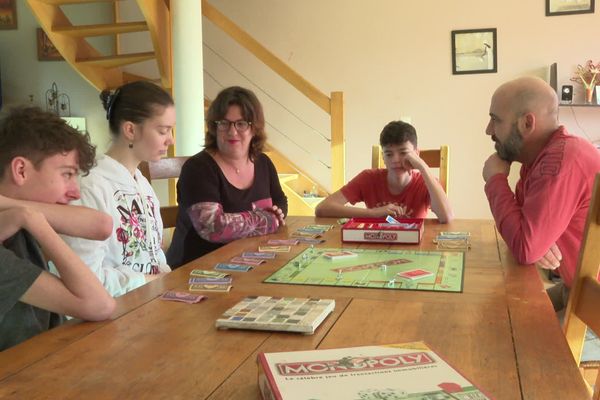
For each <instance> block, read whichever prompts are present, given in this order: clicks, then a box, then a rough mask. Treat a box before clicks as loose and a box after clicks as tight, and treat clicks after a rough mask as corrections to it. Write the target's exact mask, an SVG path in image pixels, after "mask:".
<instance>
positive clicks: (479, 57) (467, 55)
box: [452, 28, 498, 75]
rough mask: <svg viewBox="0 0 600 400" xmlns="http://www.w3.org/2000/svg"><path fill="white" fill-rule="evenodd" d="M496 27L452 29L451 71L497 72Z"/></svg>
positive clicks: (455, 72)
mask: <svg viewBox="0 0 600 400" xmlns="http://www.w3.org/2000/svg"><path fill="white" fill-rule="evenodd" d="M496 49H497V42H496V28H488V29H466V30H460V31H452V73H453V74H454V75H460V74H485V73H491V72H498V62H497V51H496Z"/></svg>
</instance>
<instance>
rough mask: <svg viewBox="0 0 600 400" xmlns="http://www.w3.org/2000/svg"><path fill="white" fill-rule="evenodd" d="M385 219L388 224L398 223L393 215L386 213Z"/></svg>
mask: <svg viewBox="0 0 600 400" xmlns="http://www.w3.org/2000/svg"><path fill="white" fill-rule="evenodd" d="M385 220H386V221H387V223H388V224H392V225H398V224H400V222H398V221H397V220H396V219H395V218H394V217H392V216H391V215H388V216H387V217H385Z"/></svg>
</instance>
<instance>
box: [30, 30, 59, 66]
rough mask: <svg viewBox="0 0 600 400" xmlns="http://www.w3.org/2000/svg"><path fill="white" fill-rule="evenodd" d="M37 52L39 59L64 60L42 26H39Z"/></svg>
mask: <svg viewBox="0 0 600 400" xmlns="http://www.w3.org/2000/svg"><path fill="white" fill-rule="evenodd" d="M37 54H38V60H39V61H62V60H64V58H63V57H62V56H61V55H60V53H59V52H58V50H57V49H56V47H54V44H52V42H51V41H50V38H49V37H48V35H46V32H44V30H43V29H42V28H37Z"/></svg>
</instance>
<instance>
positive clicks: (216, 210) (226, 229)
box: [188, 202, 279, 243]
mask: <svg viewBox="0 0 600 400" xmlns="http://www.w3.org/2000/svg"><path fill="white" fill-rule="evenodd" d="M188 215H189V216H190V220H191V221H192V224H193V225H194V229H195V230H196V232H197V233H198V235H200V237H201V238H202V239H204V240H208V241H209V242H216V243H227V242H231V241H233V240H235V239H240V238H244V237H250V236H259V235H266V234H269V233H273V232H275V231H276V230H277V228H278V227H279V221H278V220H277V216H276V215H275V214H273V213H272V212H270V211H265V210H254V211H243V212H239V213H225V212H223V206H222V205H221V204H220V203H214V202H201V203H196V204H194V205H193V206H191V207H190V208H189V209H188Z"/></svg>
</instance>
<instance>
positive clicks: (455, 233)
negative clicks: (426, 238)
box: [438, 231, 471, 237]
mask: <svg viewBox="0 0 600 400" xmlns="http://www.w3.org/2000/svg"><path fill="white" fill-rule="evenodd" d="M438 236H461V237H462V236H471V232H457V231H454V232H440V233H439V234H438Z"/></svg>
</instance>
